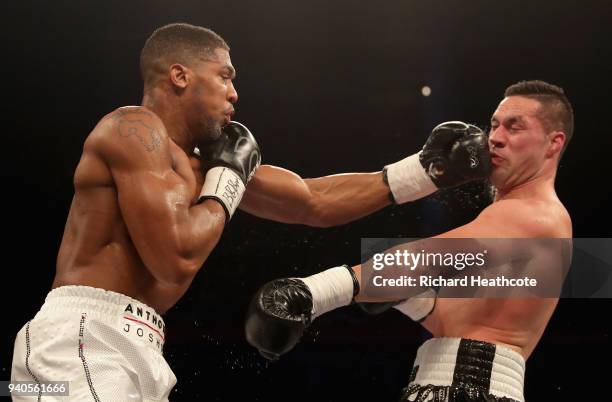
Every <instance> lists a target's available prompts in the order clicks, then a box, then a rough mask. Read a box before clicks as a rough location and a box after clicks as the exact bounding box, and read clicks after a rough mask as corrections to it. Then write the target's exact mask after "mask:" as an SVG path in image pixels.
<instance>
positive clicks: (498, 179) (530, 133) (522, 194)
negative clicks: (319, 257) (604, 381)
mask: <svg viewBox="0 0 612 402" xmlns="http://www.w3.org/2000/svg"><path fill="white" fill-rule="evenodd" d="M539 107H540V105H539V102H537V101H535V100H533V99H529V98H526V97H521V96H510V97H508V98H505V99H504V100H503V101H502V102H501V103H500V105H499V106H498V108H497V110H496V111H495V113H494V114H493V117H492V128H491V133H490V137H489V146H490V149H491V152H492V155H493V157H492V164H493V171H492V174H491V182H492V184H493V185H494V186H495V188H496V191H497V193H496V197H495V201H494V202H493V204H491V205H490V206H488V207H487V208H485V209H484V210H483V211H482V212H481V213H480V215H479V216H478V217H477V218H476V219H475V220H473V221H472V222H470V223H468V224H466V225H464V226H461V227H459V228H456V229H454V230H451V231H449V232H446V233H443V234H441V235H439V236H436V237H437V238H481V239H482V238H500V239H510V238H565V239H571V237H572V222H571V219H570V216H569V214H568V212H567V210H566V209H565V207H564V206H563V204H562V203H561V201H560V200H559V198H558V197H557V195H556V192H555V189H554V179H555V175H556V169H557V163H558V157H559V152H560V150H561V147H562V146H563V143H564V141H565V134H564V133H562V132H550V133H547V132H546V131H545V130H544V128H543V126H542V123H541V122H540V120H539V119H538V112H539ZM354 269H355V272H356V273H357V275H358V277H359V278H361V266H357V267H354ZM560 269H561V267H560ZM356 300H357V301H375V300H373V299H371V298H363V297H359V296H357V297H356ZM379 301H380V300H379ZM557 302H558V299H556V298H529V299H527V298H524V299H518V298H515V299H511V298H506V299H503V298H499V299H494V298H480V299H476V298H474V299H468V298H464V299H458V298H439V299H437V300H436V305H435V308H434V310H433V312H432V313H431V314H430V315H429V316H428V317H427V318H426V319H425V320H424V321H423V322H422V325H423V326H424V327H425V328H426V329H427V330H429V331H430V332H431V333H432V335H433V336H434V337H460V338H468V339H476V340H482V341H486V342H490V343H495V344H500V345H504V346H506V347H509V348H510V349H513V350H515V351H517V352H518V353H520V354H521V355H522V356H523V357H525V358H528V357H529V355H530V354H531V353H532V352H533V349H534V348H535V346H536V345H537V343H538V341H539V339H540V337H541V336H542V333H543V332H544V329H545V327H546V325H547V323H548V321H549V319H550V317H551V315H552V313H553V311H554V309H555V307H556V305H557Z"/></svg>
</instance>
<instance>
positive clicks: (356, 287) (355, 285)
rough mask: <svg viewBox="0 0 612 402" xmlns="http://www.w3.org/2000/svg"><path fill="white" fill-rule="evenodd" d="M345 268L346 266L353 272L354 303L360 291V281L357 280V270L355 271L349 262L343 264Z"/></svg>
mask: <svg viewBox="0 0 612 402" xmlns="http://www.w3.org/2000/svg"><path fill="white" fill-rule="evenodd" d="M343 267H344V268H346V269H347V270H348V271H349V273H350V274H351V278H353V300H352V303H354V302H355V296H357V294H358V293H359V290H360V287H359V281H358V280H357V275H356V274H355V271H353V268H351V267H349V266H348V265H347V264H344V265H343Z"/></svg>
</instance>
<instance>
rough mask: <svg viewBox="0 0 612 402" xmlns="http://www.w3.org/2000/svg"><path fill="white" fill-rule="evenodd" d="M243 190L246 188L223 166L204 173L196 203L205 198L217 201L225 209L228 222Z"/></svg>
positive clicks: (240, 180)
mask: <svg viewBox="0 0 612 402" xmlns="http://www.w3.org/2000/svg"><path fill="white" fill-rule="evenodd" d="M245 189H246V186H245V185H244V183H243V182H242V179H240V176H238V174H237V173H236V172H234V171H233V170H232V169H229V168H226V167H223V166H217V167H214V168H211V169H210V170H209V171H208V172H206V179H205V180H204V185H203V186H202V191H201V192H200V197H199V198H198V202H201V201H202V200H203V199H206V198H212V199H214V200H216V201H218V202H219V203H221V205H222V206H223V208H224V209H225V213H226V215H227V220H230V219H231V217H232V215H234V212H235V211H236V208H238V204H240V200H242V195H243V194H244V191H245Z"/></svg>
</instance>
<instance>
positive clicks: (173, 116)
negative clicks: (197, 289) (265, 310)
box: [11, 24, 488, 401]
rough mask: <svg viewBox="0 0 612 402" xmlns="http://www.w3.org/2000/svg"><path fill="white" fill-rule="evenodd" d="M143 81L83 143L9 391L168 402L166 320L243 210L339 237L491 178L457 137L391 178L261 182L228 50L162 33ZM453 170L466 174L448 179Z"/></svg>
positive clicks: (447, 132) (183, 28) (478, 141)
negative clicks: (238, 117)
mask: <svg viewBox="0 0 612 402" xmlns="http://www.w3.org/2000/svg"><path fill="white" fill-rule="evenodd" d="M141 72H142V76H143V79H144V97H143V100H142V105H141V106H130V107H122V108H119V109H117V110H115V111H113V112H111V113H110V114H108V115H107V116H105V117H104V118H103V119H102V120H101V121H100V122H99V123H98V124H97V126H96V127H95V128H94V129H93V131H92V132H91V133H90V134H89V136H88V137H87V139H86V140H85V144H84V148H83V154H82V157H81V160H80V162H79V164H78V166H77V168H76V172H75V175H74V185H75V195H74V198H73V200H72V205H71V207H70V212H69V215H68V220H67V223H66V227H65V231H64V236H63V239H62V243H61V247H60V250H59V254H58V258H57V272H56V276H55V280H54V282H53V286H52V288H53V289H52V290H51V292H50V293H49V295H48V296H47V298H46V300H45V303H44V305H43V306H42V308H41V310H40V312H39V313H38V314H37V315H36V316H35V318H34V319H33V320H31V321H30V322H28V323H27V324H26V325H25V326H24V327H23V328H22V330H21V331H20V332H19V334H18V335H17V339H16V341H15V349H14V355H13V366H12V371H11V380H12V381H34V382H37V383H41V382H45V381H70V397H69V399H70V400H78V401H89V400H93V401H132V400H134V401H136V400H138V401H143V400H144V401H160V400H167V399H168V395H169V393H170V391H171V390H172V387H173V386H174V384H175V382H176V378H175V376H174V374H173V373H172V371H171V369H170V367H169V366H168V364H167V363H166V361H165V359H164V357H163V355H162V348H163V344H164V341H165V339H164V329H165V328H164V322H163V319H162V317H161V314H164V313H165V312H166V311H167V310H168V309H169V308H171V307H172V306H173V305H174V304H175V303H176V302H177V301H178V300H179V299H180V298H181V296H182V295H183V294H184V293H185V291H186V290H187V288H188V287H189V285H190V284H191V282H192V280H193V278H194V276H195V275H196V274H197V272H198V270H199V269H200V267H201V266H202V264H203V263H204V261H205V260H206V258H207V257H208V255H209V253H210V252H211V250H212V249H213V248H214V247H215V245H216V244H217V241H218V240H219V237H220V236H221V233H222V231H223V228H224V227H225V225H226V224H227V222H228V221H229V220H230V218H231V217H232V215H233V213H234V212H235V210H236V208H237V206H238V205H239V204H240V205H241V208H242V209H244V210H245V211H247V212H249V213H252V214H254V215H257V216H260V217H263V218H268V219H274V220H277V221H281V222H288V223H302V224H307V225H312V226H331V225H336V224H341V223H345V222H348V221H351V220H354V219H357V218H359V217H362V216H365V215H367V214H370V213H372V212H374V211H376V210H378V209H380V208H382V207H384V206H386V205H389V204H390V203H391V200H390V197H389V195H390V188H391V189H394V190H393V194H395V199H394V200H395V201H396V202H398V203H400V202H406V201H410V200H414V199H417V198H420V197H423V196H426V195H428V194H430V193H432V192H434V191H436V189H437V188H442V187H450V186H454V185H458V184H461V183H463V182H466V181H469V180H472V179H474V178H477V177H483V172H484V171H485V170H483V167H484V166H485V165H486V164H484V163H483V164H477V165H478V166H474V158H476V160H478V158H480V157H481V156H482V155H487V157H486V158H484V159H483V161H485V160H486V161H487V162H488V149H487V146H486V139H484V137H481V136H480V135H478V133H474V132H472V131H473V129H472V128H470V126H468V125H465V124H461V123H450V126H449V125H446V126H442V127H440V128H439V129H437V130H434V132H433V133H432V134H431V135H430V137H429V139H428V141H427V143H426V145H425V147H424V150H423V153H422V155H421V156H419V154H415V155H413V156H411V157H408V158H406V159H404V160H402V161H400V162H397V163H395V164H393V165H391V166H390V167H389V168H388V169H387V171H386V176H385V175H384V174H383V173H382V172H377V173H363V174H345V175H335V176H328V177H323V178H317V179H307V180H302V179H301V178H300V177H299V176H297V175H296V174H294V173H292V172H289V171H287V170H284V169H280V168H276V167H273V166H261V167H260V168H259V169H258V170H257V173H256V174H255V170H256V169H257V167H258V166H259V163H260V153H259V148H258V146H257V143H256V141H255V139H254V137H253V136H252V135H251V133H250V132H249V131H248V129H246V127H244V126H243V125H241V124H239V123H236V122H231V121H230V119H231V117H232V115H233V113H234V109H233V106H232V105H233V104H234V103H235V102H236V101H237V99H238V95H237V93H236V90H235V88H234V86H233V84H232V80H233V79H234V77H235V70H234V67H233V66H232V63H231V60H230V57H229V47H228V46H227V44H226V43H225V42H224V41H223V39H222V38H221V37H219V36H218V35H217V34H215V33H214V32H212V31H210V30H208V29H205V28H201V27H195V26H191V25H187V24H171V25H168V26H165V27H162V28H160V29H158V30H156V31H155V32H154V33H153V35H152V36H151V37H150V38H149V39H148V40H147V42H146V43H145V45H144V48H143V50H142V53H141ZM449 127H450V128H449ZM471 130H472V131H471ZM468 146H469V147H470V149H471V150H472V151H474V150H476V153H474V152H472V153H470V152H467V148H468ZM196 150H197V151H196ZM478 152H480V154H479V153H478ZM423 155H428V157H424V156H423ZM451 156H452V158H454V159H453V160H454V163H455V168H454V169H453V170H452V171H443V170H441V169H439V166H437V165H436V161H437V160H438V159H440V158H447V157H451ZM426 168H428V172H426V170H425V169H426ZM385 177H386V181H385ZM249 181H250V184H249V185H248V191H246V193H245V194H244V199H243V200H242V202H241V198H242V195H243V193H244V192H245V189H246V185H247V183H249ZM227 269H231V267H227ZM15 399H16V400H17V398H15ZM50 399H51V398H50V397H44V398H43V400H50Z"/></svg>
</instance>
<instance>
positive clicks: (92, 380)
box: [11, 286, 176, 402]
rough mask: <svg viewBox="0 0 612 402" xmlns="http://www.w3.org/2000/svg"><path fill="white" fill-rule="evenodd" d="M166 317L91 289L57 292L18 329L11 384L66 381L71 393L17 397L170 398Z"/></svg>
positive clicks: (171, 378) (173, 381) (69, 288)
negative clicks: (164, 351) (165, 332)
mask: <svg viewBox="0 0 612 402" xmlns="http://www.w3.org/2000/svg"><path fill="white" fill-rule="evenodd" d="M164 329H165V327H164V322H163V320H162V318H161V316H160V315H159V314H157V313H156V312H155V310H153V309H152V308H151V307H148V306H147V305H145V304H143V303H141V302H139V301H138V300H135V299H132V298H131V297H128V296H125V295H122V294H119V293H115V292H110V291H106V290H103V289H97V288H92V287H88V286H63V287H59V288H56V289H53V290H52V291H51V292H49V294H48V295H47V298H46V300H45V303H44V304H43V306H42V307H41V309H40V311H39V312H38V313H37V314H36V316H35V317H34V319H32V320H31V321H29V322H28V323H27V324H26V325H25V326H24V327H23V328H22V329H21V331H19V333H18V334H17V339H16V340H15V349H14V352H13V366H12V369H11V381H33V382H35V383H43V382H47V381H68V382H69V396H45V395H43V394H41V395H39V396H34V397H33V396H30V397H14V399H13V400H14V401H21V400H28V401H31V400H39V401H94V402H98V401H102V402H106V401H122V402H128V401H167V400H168V395H169V394H170V391H171V390H172V387H174V385H175V384H176V377H175V376H174V373H173V372H172V370H171V369H170V366H168V363H167V362H166V360H165V359H164V357H163V355H162V349H163V345H164Z"/></svg>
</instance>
